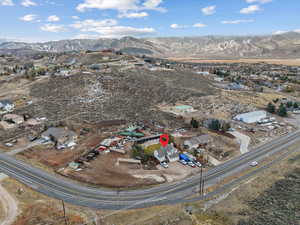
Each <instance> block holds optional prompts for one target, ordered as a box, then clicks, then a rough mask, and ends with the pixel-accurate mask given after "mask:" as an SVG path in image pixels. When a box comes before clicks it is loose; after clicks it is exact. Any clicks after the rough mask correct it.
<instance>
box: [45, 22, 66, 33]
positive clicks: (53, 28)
mask: <svg viewBox="0 0 300 225" xmlns="http://www.w3.org/2000/svg"><path fill="white" fill-rule="evenodd" d="M40 29H41V30H42V31H48V32H54V33H58V32H63V31H66V28H65V26H64V25H56V24H50V23H48V24H45V25H43V26H41V27H40Z"/></svg>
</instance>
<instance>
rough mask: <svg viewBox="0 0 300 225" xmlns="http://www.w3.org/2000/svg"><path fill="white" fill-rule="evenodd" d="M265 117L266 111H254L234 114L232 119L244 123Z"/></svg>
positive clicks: (255, 121) (257, 120)
mask: <svg viewBox="0 0 300 225" xmlns="http://www.w3.org/2000/svg"><path fill="white" fill-rule="evenodd" d="M266 117H267V112H266V111H262V110H261V111H254V112H248V113H243V114H239V115H236V116H235V117H234V118H233V119H234V120H237V121H241V122H244V123H257V122H259V121H261V120H263V119H265V118H266Z"/></svg>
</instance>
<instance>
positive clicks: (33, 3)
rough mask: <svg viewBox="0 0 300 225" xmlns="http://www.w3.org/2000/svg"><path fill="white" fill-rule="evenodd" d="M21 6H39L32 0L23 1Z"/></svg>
mask: <svg viewBox="0 0 300 225" xmlns="http://www.w3.org/2000/svg"><path fill="white" fill-rule="evenodd" d="M21 5H22V6H25V7H30V6H36V5H37V4H36V3H35V2H34V1H32V0H23V1H22V2H21Z"/></svg>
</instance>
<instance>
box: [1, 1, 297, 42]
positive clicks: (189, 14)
mask: <svg viewBox="0 0 300 225" xmlns="http://www.w3.org/2000/svg"><path fill="white" fill-rule="evenodd" d="M299 11H300V1H299V0H64V1H63V0H0V27H1V30H0V38H8V39H16V40H23V41H48V40H61V39H70V38H72V39H73V38H101V37H104V38H119V37H122V36H136V37H156V36H203V35H257V34H262V35H263V34H272V33H273V34H278V33H283V32H287V31H297V32H300V22H299V21H300V13H299Z"/></svg>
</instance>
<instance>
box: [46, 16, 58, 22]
mask: <svg viewBox="0 0 300 225" xmlns="http://www.w3.org/2000/svg"><path fill="white" fill-rule="evenodd" d="M47 21H48V22H58V21H60V18H59V17H58V16H56V15H52V16H49V17H48V19H47Z"/></svg>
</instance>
